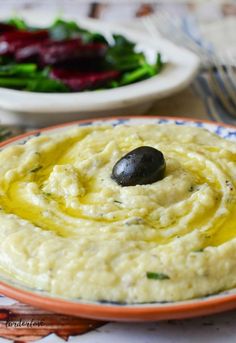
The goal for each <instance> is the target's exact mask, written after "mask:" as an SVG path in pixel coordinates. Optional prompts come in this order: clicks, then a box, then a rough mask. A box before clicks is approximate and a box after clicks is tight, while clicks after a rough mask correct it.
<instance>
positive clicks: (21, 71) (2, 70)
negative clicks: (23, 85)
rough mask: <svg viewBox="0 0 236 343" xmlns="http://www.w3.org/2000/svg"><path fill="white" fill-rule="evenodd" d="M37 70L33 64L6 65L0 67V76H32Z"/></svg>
mask: <svg viewBox="0 0 236 343" xmlns="http://www.w3.org/2000/svg"><path fill="white" fill-rule="evenodd" d="M36 70H37V65H36V64H34V63H19V64H7V65H3V66H0V76H10V75H32V74H33V73H35V72H36Z"/></svg>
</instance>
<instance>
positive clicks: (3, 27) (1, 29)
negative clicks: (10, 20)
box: [0, 23, 17, 34]
mask: <svg viewBox="0 0 236 343" xmlns="http://www.w3.org/2000/svg"><path fill="white" fill-rule="evenodd" d="M16 30H17V28H16V27H15V26H14V25H10V24H6V23H0V34H2V33H6V32H12V31H16Z"/></svg>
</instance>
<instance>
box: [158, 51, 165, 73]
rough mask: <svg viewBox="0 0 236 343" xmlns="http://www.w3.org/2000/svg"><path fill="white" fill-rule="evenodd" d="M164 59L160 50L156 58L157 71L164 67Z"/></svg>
mask: <svg viewBox="0 0 236 343" xmlns="http://www.w3.org/2000/svg"><path fill="white" fill-rule="evenodd" d="M163 65H164V63H163V61H162V57H161V54H160V52H158V54H157V59H156V73H157V74H158V73H160V71H161V69H162V68H163Z"/></svg>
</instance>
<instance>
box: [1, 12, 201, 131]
mask: <svg viewBox="0 0 236 343" xmlns="http://www.w3.org/2000/svg"><path fill="white" fill-rule="evenodd" d="M23 17H24V19H26V20H27V22H29V23H30V24H33V25H40V26H47V25H48V24H50V23H51V22H52V21H53V19H54V18H53V16H52V15H48V16H46V14H45V13H44V15H40V13H34V12H33V13H30V12H27V14H24V15H23ZM1 19H2V18H1ZM67 19H68V18H67ZM70 19H74V18H70ZM79 24H80V25H81V26H83V27H85V28H88V29H91V30H95V31H98V32H101V33H103V34H105V35H106V36H107V37H108V38H109V37H110V36H111V34H112V33H121V34H123V35H125V36H126V37H127V38H128V39H130V40H132V41H134V42H136V43H137V44H138V48H139V49H141V50H143V51H144V52H145V54H146V56H147V57H148V59H149V60H150V61H152V60H153V59H154V57H155V56H156V53H157V51H160V52H161V53H162V54H163V57H164V59H165V60H166V61H167V64H166V66H165V68H164V69H163V70H162V71H161V73H160V74H159V75H157V76H154V77H152V78H150V79H148V80H144V81H141V82H137V83H135V84H132V85H128V86H123V87H120V88H116V89H109V90H101V91H86V92H82V93H69V94H66V93H54V94H46V93H33V92H25V91H18V90H12V89H7V88H0V107H1V108H2V109H4V110H6V111H7V112H8V113H7V116H6V114H5V113H4V112H2V115H1V113H0V120H2V121H3V122H5V121H6V120H7V121H8V122H11V123H12V122H14V123H16V122H17V123H19V124H27V125H29V126H30V125H35V126H45V125H50V124H53V123H58V122H66V121H69V120H74V119H81V118H87V117H98V116H101V115H102V116H109V115H117V114H119V115H123V114H126V115H127V114H129V115H132V114H135V115H137V114H141V113H144V112H145V111H146V110H147V108H148V107H150V106H151V105H152V103H153V102H154V101H155V100H157V99H160V98H163V97H166V96H168V95H170V94H172V93H175V92H177V91H179V90H181V89H182V88H184V87H186V86H187V85H188V84H189V83H190V82H191V81H192V79H193V78H194V76H195V75H196V72H197V70H198V67H199V60H198V57H197V56H195V55H194V54H193V53H191V52H189V51H187V50H185V49H182V48H179V47H177V46H175V45H174V44H172V43H170V42H169V41H166V40H164V39H159V38H158V41H157V42H154V41H153V39H152V38H150V37H149V36H147V35H145V34H140V32H137V31H136V30H133V29H130V28H125V27H121V26H119V25H116V24H110V23H104V22H101V21H98V20H92V19H83V20H81V19H80V20H79Z"/></svg>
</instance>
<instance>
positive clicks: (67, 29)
mask: <svg viewBox="0 0 236 343" xmlns="http://www.w3.org/2000/svg"><path fill="white" fill-rule="evenodd" d="M49 33H50V36H51V38H52V39H54V40H64V39H69V38H81V39H82V40H83V41H84V42H85V43H90V42H101V43H105V44H108V43H107V40H106V39H105V37H104V36H103V35H101V34H100V33H97V32H90V31H88V30H86V29H83V28H81V27H80V26H79V25H78V24H77V23H76V22H75V21H65V20H63V19H60V18H58V19H57V20H56V21H55V22H54V23H53V24H52V26H51V27H50V28H49Z"/></svg>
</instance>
